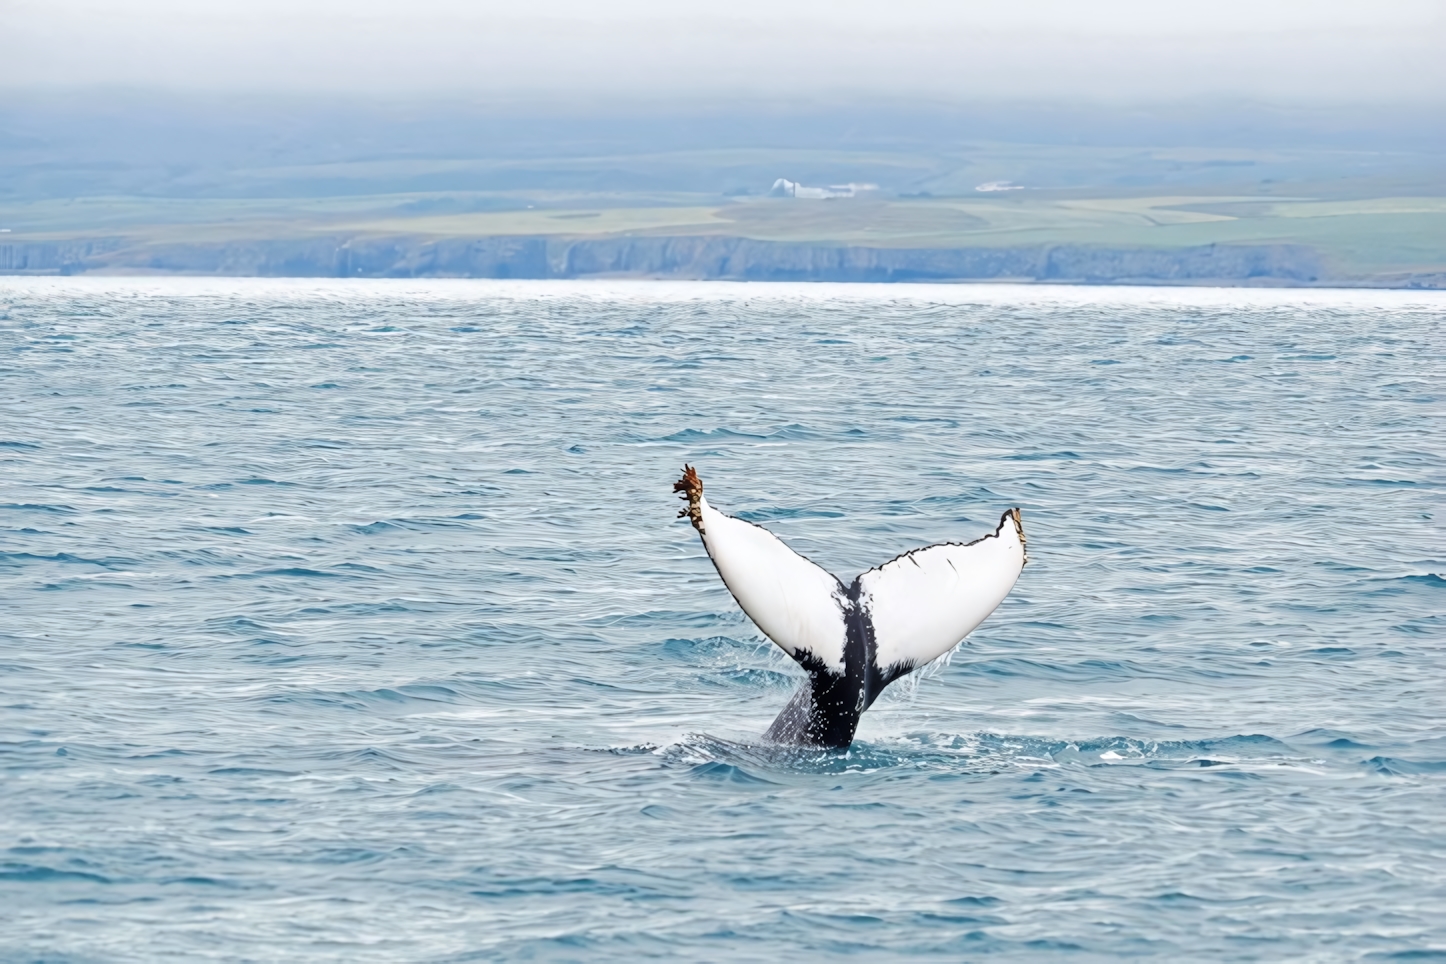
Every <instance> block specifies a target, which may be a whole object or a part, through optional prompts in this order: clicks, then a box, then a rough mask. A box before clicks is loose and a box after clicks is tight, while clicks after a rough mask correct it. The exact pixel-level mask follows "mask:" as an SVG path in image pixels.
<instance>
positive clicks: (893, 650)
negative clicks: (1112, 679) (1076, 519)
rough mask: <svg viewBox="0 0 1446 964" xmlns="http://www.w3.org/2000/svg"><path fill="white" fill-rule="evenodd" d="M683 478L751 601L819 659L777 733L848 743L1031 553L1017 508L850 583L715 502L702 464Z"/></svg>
mask: <svg viewBox="0 0 1446 964" xmlns="http://www.w3.org/2000/svg"><path fill="white" fill-rule="evenodd" d="M673 490H674V491H675V492H677V493H679V494H680V495H681V496H682V497H683V498H684V499H686V500H687V502H688V506H687V508H685V509H684V510H683V511H681V512H680V513H679V516H680V517H684V518H687V519H688V520H689V521H690V522H691V523H692V525H693V528H695V529H696V530H697V531H698V534H699V536H700V537H701V538H702V540H703V546H704V548H705V549H706V550H707V552H708V558H709V559H711V560H712V561H713V565H714V567H715V568H716V569H717V570H718V575H719V576H720V577H722V579H723V584H724V585H726V586H727V587H728V591H729V592H730V593H732V594H733V598H734V599H735V600H737V602H738V605H739V607H740V608H741V609H742V610H743V611H744V612H745V613H747V614H748V617H749V618H750V619H752V620H753V622H754V623H755V624H756V625H757V626H758V628H759V629H760V630H762V631H763V634H764V635H765V636H767V637H768V638H769V639H771V640H772V641H773V642H774V643H775V644H777V646H778V647H779V648H780V649H782V650H783V651H784V652H785V653H787V654H788V655H789V656H792V657H793V658H794V659H795V660H796V661H797V662H798V663H799V665H801V666H802V667H803V668H804V669H805V670H807V671H808V679H807V680H806V681H805V683H804V685H803V686H802V687H801V688H800V689H799V691H798V692H797V693H795V694H794V696H793V698H792V699H791V700H790V701H789V703H788V705H787V706H786V707H785V708H784V710H783V712H782V713H780V714H779V716H778V718H777V719H776V720H775V721H774V722H773V725H772V726H771V727H769V729H768V732H767V734H765V736H766V738H767V739H770V740H774V741H777V742H785V743H804V744H811V745H817V746H828V747H844V746H848V744H849V743H850V742H852V740H853V735H854V731H855V729H856V728H857V726H858V720H859V716H860V715H861V714H862V713H863V711H864V710H865V709H867V708H868V707H869V706H870V705H871V704H872V703H873V701H874V699H875V698H877V696H878V694H879V693H880V692H882V691H883V689H884V687H886V686H888V685H889V683H891V682H893V681H894V680H896V679H898V678H899V677H901V676H904V675H906V674H907V673H909V672H912V671H913V670H915V669H917V668H918V667H920V666H923V665H925V664H926V663H929V662H932V661H933V660H935V659H937V658H938V657H940V656H942V655H944V654H945V653H947V652H948V651H949V650H951V649H953V648H954V647H955V646H957V645H959V643H960V642H961V641H962V640H963V639H964V637H965V636H967V635H969V633H970V632H972V631H973V630H974V628H975V627H976V626H978V625H979V624H980V623H982V622H983V621H984V619H985V617H987V616H988V615H989V614H990V613H991V612H993V611H994V609H995V608H996V607H997V606H998V605H999V604H1000V603H1001V602H1002V601H1003V600H1004V597H1005V596H1007V595H1008V594H1009V591H1010V589H1012V588H1013V587H1014V583H1015V581H1016V580H1017V579H1018V578H1019V574H1020V572H1021V571H1022V570H1023V568H1024V564H1025V562H1026V561H1027V557H1026V555H1025V538H1024V524H1023V521H1022V519H1021V518H1020V513H1019V510H1018V509H1010V510H1008V511H1007V512H1005V513H1004V514H1003V515H1002V516H1001V517H1000V520H999V525H998V526H997V527H996V528H995V530H994V532H992V533H990V534H987V535H985V536H983V537H981V538H979V539H976V540H974V541H973V542H969V543H955V542H946V543H940V544H938V545H933V546H928V547H925V548H922V549H914V550H912V551H910V552H906V553H904V554H903V555H901V556H898V557H897V558H895V559H892V560H890V561H889V562H886V563H884V564H883V565H881V566H877V567H875V568H873V569H870V570H869V571H868V572H865V573H863V574H862V575H860V576H859V577H858V578H856V579H855V580H854V581H853V582H852V583H851V584H850V585H848V586H845V585H844V584H843V583H842V582H840V581H839V580H838V579H837V578H836V577H835V576H833V575H831V574H830V573H828V572H826V571H825V570H824V569H822V568H821V567H819V566H817V565H815V564H814V563H813V562H810V561H809V560H808V559H806V558H804V557H803V556H801V555H799V554H798V553H796V552H794V551H793V550H792V549H790V548H789V547H788V546H787V545H785V544H784V542H783V541H782V540H781V539H779V538H778V537H777V536H775V535H774V534H773V533H771V532H769V531H768V530H767V529H764V528H763V527H762V526H757V525H754V524H753V523H751V522H745V521H744V520H742V519H737V518H734V517H733V516H729V515H725V514H724V513H722V512H719V511H718V510H717V509H714V508H713V507H712V506H710V505H709V504H708V500H707V499H706V498H704V496H703V482H702V480H701V479H699V477H698V473H697V472H696V471H695V470H694V469H693V467H692V466H684V472H683V477H682V478H681V479H679V480H678V482H677V483H675V484H674V486H673Z"/></svg>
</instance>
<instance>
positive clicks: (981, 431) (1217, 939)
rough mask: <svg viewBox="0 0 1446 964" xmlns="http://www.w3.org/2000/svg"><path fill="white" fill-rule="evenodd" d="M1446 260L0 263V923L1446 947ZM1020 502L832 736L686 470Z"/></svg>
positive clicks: (1312, 954)
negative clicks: (1049, 268)
mask: <svg viewBox="0 0 1446 964" xmlns="http://www.w3.org/2000/svg"><path fill="white" fill-rule="evenodd" d="M1443 320H1446V299H1443V298H1442V297H1441V296H1440V295H1432V294H1407V293H1379V292H1378V293H1370V292H1365V293H1356V294H1344V293H1328V292H1313V293H1302V292H1240V291H1236V292H1231V291H1191V290H1148V291H1140V290H1135V291H1132V290H1127V289H1106V288H1096V289H1063V288H1061V289H1044V288H1031V287H987V288H985V287H928V286H918V287H914V286H901V287H871V286H858V287H836V286H797V287H795V286H787V285H780V286H762V285H733V286H729V285H667V284H625V283H613V284H605V285H600V284H563V283H553V284H525V283H517V284H506V283H472V282H428V283H425V284H423V283H414V282H390V283H388V282H368V283H355V284H353V283H335V282H313V281H298V282H262V281H235V282H231V281H226V282H220V281H171V280H145V281H122V280H112V281H79V280H68V279H49V280H47V279H34V280H19V279H10V280H4V281H0V351H3V356H0V393H3V423H0V901H3V908H4V910H3V912H0V957H3V959H5V960H7V961H9V960H16V961H20V960H37V961H39V960H44V961H76V962H80V961H144V960H157V959H176V960H212V959H214V960H238V961H239V960H256V961H263V960H264V961H273V960H296V961H402V960H408V961H465V960H483V959H493V958H535V959H559V960H569V959H591V958H600V957H620V958H621V957H633V958H648V957H659V958H669V959H676V960H690V959H691V960H714V961H724V960H766V959H775V960H778V959H789V958H790V956H791V957H792V959H795V960H802V959H808V958H811V957H818V956H820V955H835V956H848V955H855V956H858V957H860V958H862V959H872V958H881V957H890V956H899V955H909V956H913V957H925V956H938V957H943V958H949V959H959V958H965V959H975V958H982V957H1003V958H1010V959H1018V960H1035V959H1039V958H1042V957H1054V956H1059V957H1072V958H1075V959H1080V960H1096V959H1097V960H1114V959H1118V958H1121V957H1130V956H1169V957H1172V958H1175V959H1177V960H1188V959H1201V958H1211V959H1240V960H1280V959H1287V958H1292V959H1293V958H1302V957H1303V958H1309V959H1318V960H1335V959H1356V958H1362V957H1373V956H1378V955H1379V956H1382V957H1394V956H1411V955H1415V956H1427V957H1429V956H1432V953H1431V952H1433V951H1434V952H1435V954H1436V955H1438V956H1442V957H1446V653H1443V641H1446V618H1443V613H1446V579H1443V574H1446V561H1443V560H1446V537H1443V534H1442V519H1441V515H1442V512H1443V510H1446V493H1443V488H1446V471H1443V469H1446V458H1443V452H1446V421H1443V382H1446V358H1443V345H1446V325H1443ZM685 461H686V462H691V463H694V464H696V465H697V466H698V468H699V470H700V472H701V474H702V476H703V478H704V481H705V483H706V484H707V486H708V493H709V496H710V499H711V500H712V501H713V502H714V503H715V504H716V505H717V506H719V507H720V508H723V509H724V510H725V511H731V512H734V513H737V514H740V515H742V516H743V517H744V518H747V519H751V520H754V521H757V522H761V523H763V524H765V525H767V526H769V527H770V528H772V529H773V530H774V531H775V532H777V533H779V534H780V535H781V536H783V537H784V538H785V539H786V540H788V541H789V542H790V543H791V544H792V545H793V546H795V547H796V548H797V549H799V550H801V551H803V552H805V553H806V554H808V555H809V556H811V557H812V558H813V559H815V560H816V561H818V562H820V563H821V564H823V565H825V566H826V567H828V568H829V569H831V570H832V571H834V572H835V573H837V574H839V575H841V576H844V577H845V579H847V578H850V577H852V576H853V575H854V574H855V573H856V572H858V571H860V570H862V569H865V568H868V567H869V566H871V565H874V564H876V563H879V562H881V561H883V560H885V559H888V558H890V557H892V556H893V555H895V554H897V553H899V552H900V551H902V550H905V549H909V548H911V547H914V546H918V545H922V544H926V543H929V542H934V541H942V540H960V539H963V540H968V539H972V538H975V537H977V536H978V535H981V534H983V533H984V532H986V531H989V530H991V529H992V527H993V526H994V524H995V522H996V521H997V519H998V518H999V513H1000V512H1001V511H1002V510H1003V509H1004V508H1007V507H1008V506H1011V505H1019V506H1022V508H1023V512H1024V520H1025V525H1026V528H1027V532H1028V535H1029V540H1030V541H1029V549H1030V557H1031V561H1030V563H1029V565H1028V567H1027V568H1026V569H1025V572H1024V575H1023V577H1022V578H1021V580H1020V582H1019V584H1018V586H1017V587H1016V589H1015V591H1014V593H1013V595H1011V596H1010V597H1009V598H1008V599H1007V600H1006V601H1005V602H1004V604H1003V606H1001V607H1000V609H999V610H998V611H997V612H996V613H995V615H994V616H993V617H991V618H990V620H989V621H988V622H986V623H985V624H984V626H983V627H981V628H980V630H979V631H978V632H976V633H975V634H974V636H973V637H972V638H971V639H970V640H969V641H968V642H967V643H966V644H965V645H964V646H963V647H962V648H961V649H960V650H959V651H958V652H956V653H955V654H954V656H953V659H952V663H951V664H950V665H947V666H936V667H933V668H932V670H931V675H928V676H927V678H925V679H924V680H922V681H921V682H918V683H917V686H914V685H910V684H911V683H913V682H914V681H912V680H911V681H905V682H904V683H900V684H896V685H895V686H894V687H893V688H892V689H891V690H890V691H889V692H888V693H886V694H885V696H884V697H883V698H882V699H881V700H880V702H879V703H878V704H877V705H875V707H874V708H873V709H872V710H870V711H869V712H868V713H867V714H866V715H865V717H864V721H863V725H862V727H861V728H860V731H859V737H858V741H857V742H856V743H855V745H854V746H853V748H852V749H851V750H849V751H847V752H801V751H796V750H794V751H789V750H781V749H777V748H769V747H767V746H764V745H761V744H760V743H759V740H758V734H760V733H761V732H762V731H763V729H764V728H765V727H766V726H767V725H768V723H769V722H770V720H771V719H772V717H773V715H774V714H775V713H776V712H777V711H778V709H779V708H780V707H781V706H782V705H783V704H784V702H785V701H786V700H787V698H788V695H789V693H790V691H791V689H792V687H793V686H794V685H795V684H796V681H797V679H798V677H799V673H798V672H797V670H796V669H795V667H794V666H793V665H792V664H791V663H790V662H789V661H788V659H787V658H786V657H784V656H783V655H782V654H781V653H779V652H777V651H775V650H774V649H772V648H771V647H770V646H769V644H768V643H767V642H766V641H765V640H764V639H763V638H762V637H761V636H760V635H759V634H758V632H757V631H756V630H755V629H754V628H753V626H752V625H751V624H750V623H749V622H748V621H747V619H746V618H744V617H743V616H742V615H741V614H740V613H739V611H738V610H737V608H736V606H735V605H734V603H733V601H732V599H731V598H730V597H729V595H728V594H727V592H726V591H725V590H724V588H723V587H722V585H721V584H720V582H719V580H718V578H717V576H716V574H715V573H714V571H713V570H712V568H711V566H710V565H709V563H708V560H707V558H706V557H705V556H704V555H703V553H702V550H701V547H700V545H699V543H698V540H697V538H696V536H695V535H694V533H693V532H692V530H691V529H690V528H688V527H687V525H686V524H685V523H683V522H679V521H677V520H675V519H674V513H675V509H676V506H677V503H676V501H675V499H674V498H673V497H672V494H671V493H670V491H669V487H670V484H671V483H672V481H673V480H674V479H675V478H676V476H677V473H678V470H679V469H680V467H681V466H682V464H683V463H684V462H685Z"/></svg>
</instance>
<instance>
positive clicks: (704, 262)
mask: <svg viewBox="0 0 1446 964" xmlns="http://www.w3.org/2000/svg"><path fill="white" fill-rule="evenodd" d="M83 273H103V274H110V275H115V274H178V275H220V276H237V277H319V278H589V277H638V278H673V279H693V280H733V281H841V282H893V281H987V280H999V281H1005V280H1007V281H1035V282H1055V283H1070V282H1072V283H1083V284H1112V283H1113V284H1233V285H1288V286H1295V285H1347V286H1368V287H1417V288H1421V287H1426V288H1442V287H1446V275H1442V274H1439V273H1433V274H1415V275H1409V274H1408V275H1392V276H1382V277H1378V278H1376V277H1366V278H1350V277H1341V276H1336V275H1333V273H1332V272H1331V271H1330V269H1329V265H1328V264H1327V263H1326V262H1325V260H1324V259H1323V258H1322V257H1321V256H1320V255H1319V253H1318V252H1317V251H1316V250H1315V249H1314V248H1312V247H1310V246H1307V245H1299V244H1212V245H1200V246H1196V247H1176V248H1164V247H1135V248H1123V247H1109V246H1098V245H1068V244H1058V245H1035V246H1019V247H1000V248H987V247H969V248H884V247H861V246H850V245H840V244H822V243H793V242H779V241H757V240H752V239H749V238H739V237H714V236H631V237H605V238H562V237H544V236H531V235H521V236H491V237H482V238H473V239H466V238H444V239H437V238H425V237H416V236H400V237H376V236H353V237H346V236H319V237H315V238H309V239H303V240H252V241H226V242H214V243H185V244H166V243H155V242H148V243H136V242H134V241H132V240H129V239H126V238H95V239H88V240H70V241H26V240H16V241H8V242H0V274H12V275H14V274H32V275H36V274H38V275H44V274H51V275H55V274H62V275H73V274H83Z"/></svg>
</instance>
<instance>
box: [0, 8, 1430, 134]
mask: <svg viewBox="0 0 1446 964" xmlns="http://www.w3.org/2000/svg"><path fill="white" fill-rule="evenodd" d="M97 85H100V86H118V87H130V88H156V87H159V88H166V89H172V90H175V89H179V90H184V91H194V92H209V91H258V92H259V91H268V92H269V91H291V92H302V93H326V94H334V93H343V94H345V93H357V94H374V93H377V92H389V93H395V94H400V95H403V96H407V95H415V94H427V95H429V96H434V95H437V94H451V95H458V96H463V97H468V98H479V97H480V98H483V99H500V100H512V99H532V98H547V99H558V98H570V97H582V98H598V97H627V98H637V97H644V98H650V99H651V98H662V99H670V100H671V99H682V100H691V99H699V98H701V99H707V100H717V99H723V98H728V97H738V96H743V97H748V98H757V97H766V98H779V99H787V98H799V99H804V100H810V99H814V100H816V99H821V98H831V99H832V98H842V97H859V96H884V97H894V96H920V97H925V98H928V99H930V100H943V101H958V102H979V101H999V100H1042V99H1043V100H1060V99H1067V100H1074V99H1085V100H1101V101H1126V102H1143V103H1158V102H1160V101H1170V100H1177V99H1200V98H1215V97H1221V96H1226V97H1233V98H1239V97H1244V98H1249V99H1251V100H1256V101H1265V102H1271V103H1282V104H1290V103H1313V104H1325V105H1329V104H1358V105H1359V104H1372V103H1392V104H1397V105H1402V104H1412V103H1415V104H1422V105H1442V104H1443V103H1446V0H1371V2H1356V0H1189V2H1186V0H1089V2H1087V0H977V2H969V0H954V2H945V0H878V2H860V0H828V2H821V0H804V2H791V3H790V2H781V0H772V2H769V0H732V2H716V0H715V2H710V3H707V4H703V3H687V2H683V0H668V2H664V0H613V2H589V0H527V2H491V0H406V2H391V0H0V86H4V87H6V88H10V89H12V90H14V89H15V88H31V89H34V88H55V87H92V86H97ZM1433 122H1435V123H1440V122H1441V118H1440V116H1436V117H1435V118H1434V121H1433Z"/></svg>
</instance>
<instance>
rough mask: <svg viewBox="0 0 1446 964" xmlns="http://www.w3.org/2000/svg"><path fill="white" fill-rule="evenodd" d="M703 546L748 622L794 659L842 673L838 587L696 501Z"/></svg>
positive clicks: (774, 539) (755, 530)
mask: <svg viewBox="0 0 1446 964" xmlns="http://www.w3.org/2000/svg"><path fill="white" fill-rule="evenodd" d="M699 508H700V509H701V510H702V513H703V517H702V521H703V529H702V535H703V546H704V548H706V549H707V550H708V556H709V557H710V558H711V559H712V560H713V564H714V565H715V566H716V567H717V568H718V574H719V575H720V576H722V577H723V582H724V584H725V585H726V586H727V587H728V591H729V592H731V593H732V594H733V598H734V599H736V600H738V605H739V606H741V607H742V608H743V611H744V612H745V613H747V614H748V618H749V619H752V620H753V621H754V622H755V623H757V624H758V628H759V629H761V630H763V634H764V635H765V636H767V637H768V638H769V639H771V640H773V641H774V642H775V643H777V644H778V646H779V647H780V648H781V649H782V650H783V651H784V652H785V653H787V654H788V655H790V656H792V657H793V658H794V659H800V658H801V657H804V656H812V657H813V658H814V659H816V660H818V661H819V662H821V663H823V664H824V666H826V667H828V669H829V670H831V671H833V672H835V673H842V672H843V671H844V640H845V635H846V632H845V629H844V617H843V607H842V605H841V602H840V598H839V597H842V595H843V592H844V588H843V586H841V585H839V581H838V580H837V579H835V578H834V577H833V576H831V575H829V573H828V572H826V571H825V570H823V569H822V568H820V567H819V566H816V565H814V564H813V563H812V562H809V561H808V560H807V559H805V558H803V556H800V555H799V554H798V553H796V552H794V551H793V550H792V549H790V548H788V546H786V545H784V544H783V540H781V539H779V538H778V536H776V535H774V534H773V533H771V532H769V531H768V530H767V529H765V528H763V527H762V526H756V525H753V524H752V523H751V522H744V521H743V520H742V519H735V518H733V517H732V516H728V515H724V514H723V513H721V512H719V511H718V510H717V509H714V508H713V507H712V506H710V505H709V504H708V500H707V499H706V498H700V500H699Z"/></svg>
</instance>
